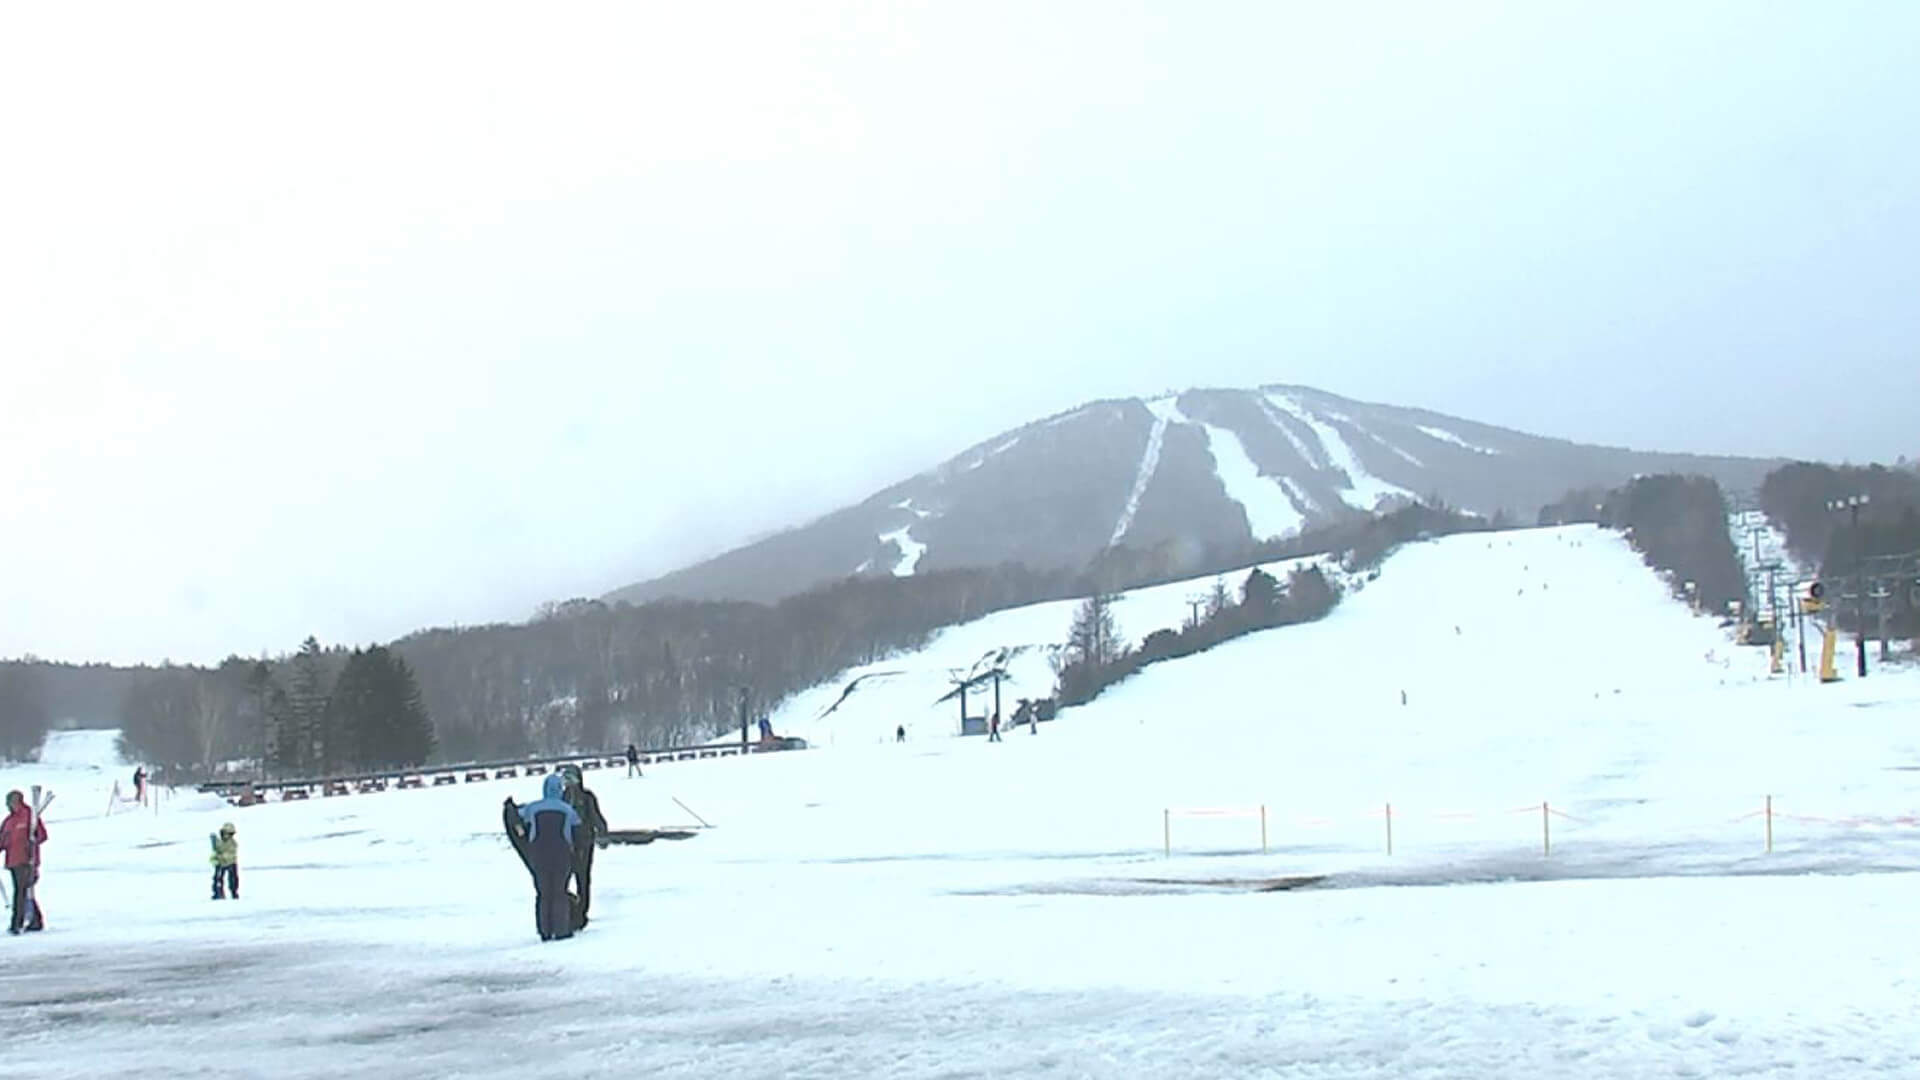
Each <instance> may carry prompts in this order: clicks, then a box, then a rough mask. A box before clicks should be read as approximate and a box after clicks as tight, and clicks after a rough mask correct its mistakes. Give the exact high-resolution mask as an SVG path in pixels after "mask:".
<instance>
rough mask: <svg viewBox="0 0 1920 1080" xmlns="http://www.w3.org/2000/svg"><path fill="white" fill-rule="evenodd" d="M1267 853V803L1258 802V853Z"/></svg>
mask: <svg viewBox="0 0 1920 1080" xmlns="http://www.w3.org/2000/svg"><path fill="white" fill-rule="evenodd" d="M1266 853H1267V804H1266V803H1261V804H1260V854H1262V855H1265V854H1266Z"/></svg>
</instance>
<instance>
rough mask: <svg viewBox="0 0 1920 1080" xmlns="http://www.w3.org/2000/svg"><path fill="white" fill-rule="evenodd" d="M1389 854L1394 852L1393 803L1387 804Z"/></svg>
mask: <svg viewBox="0 0 1920 1080" xmlns="http://www.w3.org/2000/svg"><path fill="white" fill-rule="evenodd" d="M1387 854H1389V855H1391V854H1393V804H1392V803H1388V804H1387Z"/></svg>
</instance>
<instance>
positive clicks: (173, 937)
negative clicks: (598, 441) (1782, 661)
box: [0, 527, 1920, 1080]
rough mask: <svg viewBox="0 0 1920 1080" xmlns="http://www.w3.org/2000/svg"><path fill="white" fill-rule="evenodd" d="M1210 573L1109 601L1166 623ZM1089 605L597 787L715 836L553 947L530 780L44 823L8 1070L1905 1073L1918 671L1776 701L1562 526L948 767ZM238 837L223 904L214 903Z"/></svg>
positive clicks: (1455, 558)
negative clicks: (224, 852) (990, 674)
mask: <svg viewBox="0 0 1920 1080" xmlns="http://www.w3.org/2000/svg"><path fill="white" fill-rule="evenodd" d="M1209 584H1210V582H1209V581H1206V580H1200V581H1194V582H1187V583H1182V584H1181V585H1178V586H1167V587H1164V588H1163V589H1160V590H1152V591H1146V592H1141V593H1136V594H1130V595H1129V596H1128V597H1127V598H1126V599H1125V600H1123V601H1122V602H1121V604H1120V605H1119V606H1118V607H1117V608H1116V615H1117V617H1118V618H1119V620H1120V622H1121V625H1122V628H1123V630H1125V632H1126V633H1127V634H1128V635H1129V636H1130V637H1138V636H1139V635H1141V634H1143V633H1145V632H1147V631H1148V630H1150V629H1152V628H1154V625H1175V624H1177V623H1178V621H1179V620H1180V618H1182V617H1183V616H1184V615H1185V613H1186V604H1185V600H1186V598H1187V597H1189V596H1192V595H1197V594H1199V593H1201V592H1203V591H1204V590H1205V588H1206V587H1207V586H1208V585H1209ZM1234 584H1235V586H1236V587H1237V582H1234ZM1070 614H1071V605H1070V604H1063V605H1038V606H1036V607H1034V608H1028V609H1023V610H1021V611H1016V612H1003V613H1000V614H998V615H995V616H992V617H990V618H989V619H984V620H981V621H979V622H977V623H974V624H970V625H969V626H963V627H955V628H952V629H950V630H948V631H947V632H945V633H944V634H942V635H940V636H939V637H938V638H936V639H935V640H934V641H933V642H932V643H930V645H929V647H928V648H927V649H926V650H924V651H923V652H921V653H919V654H916V655H913V656H908V657H901V658H897V659H896V660H895V661H893V662H892V663H893V665H894V667H896V668H898V669H899V670H900V671H901V672H902V674H899V675H896V676H892V677H889V678H875V679H872V680H869V682H871V685H868V684H867V683H862V685H861V687H860V688H858V689H856V690H855V691H854V692H853V693H851V694H848V695H846V696H845V699H844V700H843V701H841V702H840V704H839V706H838V707H837V708H835V709H833V710H832V711H831V712H828V711H826V707H827V705H828V704H829V703H830V701H829V697H830V696H834V695H838V694H840V693H841V692H842V691H843V690H844V685H845V682H846V680H836V682H835V683H834V684H832V685H830V686H826V687H821V688H817V689H816V691H814V692H812V693H810V694H809V695H806V696H803V698H801V699H796V700H795V701H793V702H791V703H789V705H788V706H787V708H786V709H784V710H783V711H782V712H781V713H780V714H779V715H778V716H776V717H775V718H774V724H775V727H776V729H777V730H780V731H781V732H782V733H783V734H785V733H799V734H805V735H807V736H808V737H809V738H810V739H812V740H814V744H815V748H814V749H809V750H805V751H797V752H790V753H779V754H767V755H755V756H753V757H750V758H727V759H708V760H698V761H688V762H676V763H672V764H661V765H656V766H652V767H650V768H649V769H648V771H647V775H645V776H644V777H642V778H638V779H627V778H625V777H623V776H622V775H620V772H619V771H618V770H596V771H594V772H591V773H589V774H588V775H589V778H590V783H591V784H592V785H593V786H594V787H595V789H596V790H597V791H598V793H599V795H600V799H601V802H602V805H603V807H604V808H605V810H606V813H607V815H608V817H609V818H610V819H612V821H613V822H614V824H615V825H616V826H618V827H634V826H642V825H702V824H707V825H711V827H710V828H697V829H694V830H692V831H693V832H694V833H695V835H694V836H693V837H692V838H690V839H686V840H680V841H660V842H656V843H654V844H651V845H648V846H644V847H612V848H609V849H607V850H604V851H602V852H600V854H599V857H598V861H597V865H596V872H595V878H594V900H593V922H592V925H591V926H589V927H588V928H587V929H586V930H585V931H584V932H583V933H582V934H581V935H580V936H579V937H577V938H576V939H574V940H571V941H566V942H557V943H553V944H542V943H540V942H538V941H537V940H536V938H535V935H534V932H533V927H532V925H531V922H532V920H531V914H532V911H531V909H532V893H531V889H530V887H529V882H528V877H527V874H526V872H525V870H524V869H523V868H522V867H521V866H520V864H519V863H518V862H517V860H516V859H515V858H514V856H513V855H512V853H511V852H510V851H509V850H508V848H507V846H506V844H505V842H504V840H503V839H502V837H501V835H500V828H499V812H500V801H501V799H502V798H504V797H507V796H513V797H515V798H518V799H522V800H525V799H530V798H532V797H534V796H535V794H536V793H537V788H538V783H537V781H535V780H531V779H519V780H513V781H498V782H487V783H476V784H459V785H455V786H452V787H445V788H428V789H424V790H416V791H391V792H387V793H383V794H375V795H353V796H347V797H343V798H335V799H316V800H312V801H310V802H306V803H287V804H278V803H275V804H268V805H265V806H259V807H252V808H248V809H244V810H242V809H237V808H231V807H226V806H224V805H220V804H218V803H217V802H216V803H215V804H214V805H211V806H209V805H206V804H204V803H202V802H199V801H196V800H195V799H193V798H190V797H188V796H186V795H184V794H177V795H176V796H175V797H174V799H173V800H171V801H163V802H162V803H161V804H160V806H159V808H158V809H157V810H154V809H148V810H146V811H144V812H142V813H116V814H113V815H111V816H104V815H100V814H98V813H96V814H94V815H91V816H73V817H68V818H65V819H62V818H59V817H57V816H56V817H55V818H54V819H53V820H52V822H51V831H52V836H51V838H50V841H49V844H48V847H47V852H46V857H47V864H46V875H45V880H44V882H43V885H42V890H41V891H42V894H43V897H44V899H45V903H46V907H47V912H48V919H49V925H50V929H49V931H48V932H46V933H45V934H40V935H27V936H25V937H21V938H18V939H12V940H9V941H8V943H7V946H6V947H7V948H9V949H10V950H11V954H10V956H9V959H10V960H11V961H12V962H11V963H7V964H4V965H0V1010H4V1011H5V1012H6V1014H7V1015H8V1016H9V1018H10V1021H11V1034H10V1037H9V1041H8V1046H7V1053H6V1056H5V1058H4V1059H0V1074H4V1075H23V1076H25V1075H33V1076H45V1075H83V1074H84V1075H89V1076H109V1075H128V1076H131V1075H135V1074H138V1075H142V1076H146V1075H151V1074H153V1073H154V1072H163V1073H173V1072H193V1073H194V1074H196V1075H213V1076H242V1075H258V1074H261V1073H263V1072H264V1073H271V1074H272V1075H275V1076H280V1077H305V1076H331V1075H356V1074H364V1073H367V1072H373V1071H378V1072H380V1073H381V1074H383V1075H401V1076H483V1075H497V1073H498V1071H499V1070H500V1069H501V1068H503V1067H508V1066H505V1065H503V1063H508V1062H511V1063H513V1064H512V1065H511V1067H514V1068H519V1067H526V1066H527V1065H528V1063H529V1062H532V1061H535V1060H538V1062H539V1067H540V1068H542V1069H546V1070H553V1071H557V1072H560V1073H564V1074H565V1075H569V1076H626V1075H631V1074H634V1073H646V1074H649V1075H665V1076H706V1075H727V1076H767V1077H774V1076H780V1077H792V1076H869V1075H887V1076H916V1077H917V1076H929V1077H930V1076H952V1075H984V1074H991V1075H995V1076H1057V1075H1075V1076H1078V1075H1090V1076H1155V1077H1172V1078H1184V1077H1217V1076H1240V1075H1256V1076H1258V1075H1272V1076H1289V1077H1355V1076H1382V1077H1385V1076H1449V1077H1451V1076H1471V1077H1476V1078H1478V1077H1513V1078H1520V1077H1525V1078H1528V1080H1539V1078H1575V1077H1578V1078H1582V1080H1586V1078H1592V1077H1644V1076H1649V1075H1693V1076H1712V1075H1743V1076H1763V1077H1772V1076H1778V1077H1786V1076H1856V1075H1887V1076H1897V1075H1911V1074H1912V1071H1913V1070H1914V1069H1915V1068H1920V1033H1917V1032H1920V1029H1916V1028H1915V1027H1914V1025H1913V1024H1912V1018H1913V1006H1912V993H1913V984H1912V977H1911V964H1909V963H1908V962H1906V960H1905V959H1904V951H1903V950H1902V949H1901V948H1900V947H1899V946H1898V944H1897V943H1899V942H1902V941H1904V940H1906V938H1907V937H1908V936H1910V931H1911V922H1912V916H1911V912H1912V911H1913V910H1915V908H1916V905H1920V874H1916V873H1915V872H1914V871H1915V870H1916V869H1920V848H1916V846H1915V840H1916V833H1915V826H1916V823H1920V813H1916V804H1920V735H1916V734H1915V733H1914V728H1913V725H1912V723H1911V720H1912V718H1913V716H1915V715H1916V714H1920V677H1916V676H1914V675H1912V674H1892V675H1879V674H1876V675H1875V676H1874V677H1871V678H1868V679H1865V680H1847V681H1844V682H1842V683H1839V684H1837V685H1830V686H1820V685H1815V684H1812V683H1810V682H1809V681H1807V680H1803V679H1789V678H1786V677H1769V676H1768V675H1767V674H1766V666H1765V657H1764V655H1763V653H1762V652H1761V650H1755V649H1736V648H1734V647H1733V646H1731V645H1729V644H1728V641H1727V638H1726V635H1725V632H1724V631H1722V630H1721V629H1720V628H1719V627H1718V626H1717V625H1716V624H1715V623H1714V622H1713V621H1711V620H1707V619H1703V618H1699V617H1696V616H1693V615H1692V614H1690V613H1689V612H1688V611H1687V610H1686V609H1685V608H1684V607H1683V606H1682V605H1680V604H1678V603H1676V602H1674V601H1673V600H1672V599H1670V598H1669V596H1668V595H1667V592H1666V590H1665V589H1664V588H1663V587H1662V585H1661V583H1660V582H1659V580H1658V579H1657V577H1656V576H1655V575H1654V574H1653V573H1652V572H1651V571H1649V570H1648V569H1647V568H1645V567H1644V566H1643V565H1641V563H1640V562H1639V560H1638V558H1637V557H1636V556H1635V555H1634V553H1633V552H1632V551H1631V550H1630V549H1629V548H1628V547H1627V546H1626V545H1625V544H1624V543H1623V542H1622V541H1621V540H1620V539H1619V538H1618V537H1617V536H1615V535H1612V534H1609V533H1606V532H1603V531H1601V530H1598V529H1594V528H1590V527H1571V528H1563V529H1542V530H1527V531H1520V532H1511V533H1498V534H1475V535H1468V536H1460V537H1453V538H1449V539H1444V540H1439V541H1433V542H1429V543H1422V544H1417V545H1413V546H1410V547H1408V548H1405V549H1403V550H1402V551H1400V552H1398V553H1397V554H1395V555H1394V556H1392V557H1391V558H1390V559H1389V560H1388V561H1387V563H1386V564H1385V567H1384V569H1383V572H1382V574H1381V576H1380V577H1379V579H1378V580H1376V581H1373V582H1372V583H1370V584H1369V585H1368V586H1367V587H1366V588H1365V589H1364V590H1361V591H1359V592H1357V593H1354V594H1352V595H1350V596H1348V597H1347V598H1346V599H1345V600H1344V601H1343V603H1342V604H1341V605H1340V607H1339V608H1337V609H1336V610H1335V612H1334V613H1333V614H1332V615H1331V616H1329V617H1328V618H1327V619H1325V620H1323V621H1321V622H1318V623H1313V624H1308V625H1304V626H1296V627H1288V628H1284V629H1278V630H1273V631H1267V632H1263V633H1260V634H1255V635H1251V636H1248V637H1245V638H1241V639H1238V640H1235V641H1232V642H1229V643H1226V644H1224V645H1222V646H1220V647H1218V648H1216V649H1214V650H1211V651H1209V652H1207V653H1204V654H1201V655H1199V656H1195V657H1192V658H1188V659H1185V660H1180V661H1174V662H1168V663H1163V664H1158V665H1154V666H1152V667H1149V668H1147V669H1146V670H1145V671H1143V672H1142V673H1140V674H1139V675H1137V676H1135V677H1134V678H1132V679H1129V680H1127V681H1126V682H1123V683H1121V684H1119V685H1117V686H1115V687H1113V688H1111V689H1109V690H1108V691H1107V692H1106V693H1105V694H1103V695H1102V696H1101V697H1100V698H1099V699H1097V700H1096V701H1094V702H1093V703H1091V704H1089V705H1087V706H1085V707H1081V708H1075V709H1069V710H1064V711H1063V712H1062V713H1061V714H1060V716H1059V718H1058V719H1056V720H1054V721H1052V722H1050V723H1047V724H1043V725H1041V727H1040V730H1039V731H1038V732H1037V733H1029V732H1028V731H1026V730H1014V731H1009V732H1008V733H1007V735H1006V738H1005V741H1004V742H1001V743H989V742H987V741H986V740H984V739H982V738H978V737H958V736H955V735H954V734H953V732H954V730H955V729H956V728H957V723H958V709H957V705H955V704H954V703H946V704H943V705H936V704H934V703H933V702H932V698H934V697H937V696H938V695H939V694H940V693H943V692H944V691H945V684H944V682H945V681H944V673H945V672H946V670H947V669H948V668H964V667H966V666H967V665H969V664H971V663H972V662H973V661H975V660H976V659H978V657H979V655H980V654H981V653H982V652H984V651H986V650H988V649H994V648H1000V647H1003V646H1009V645H1018V644H1027V643H1050V642H1055V641H1058V640H1062V639H1063V638H1064V627H1065V622H1066V620H1067V619H1069V618H1070ZM1150 624H1154V625H1150ZM1028 659H1029V657H1028V656H1027V655H1026V654H1023V655H1022V657H1021V661H1022V662H1025V661H1026V660H1028ZM885 666H886V665H876V667H885ZM1017 673H1018V675H1019V679H1020V683H1021V690H1020V691H1019V692H1018V693H1016V695H1015V696H1018V694H1019V693H1025V692H1027V689H1028V688H1029V687H1032V688H1040V687H1042V686H1043V685H1044V684H1045V683H1046V681H1047V679H1046V677H1045V676H1044V675H1043V674H1042V673H1041V672H1039V671H1037V670H1034V669H1032V668H1031V667H1028V668H1021V669H1018V670H1017ZM871 674H876V675H877V674H878V673H877V672H874V673H871ZM1003 689H1004V688H1003ZM1403 694H1404V698H1403V696H1402V695H1403ZM901 723H904V724H906V725H907V726H908V729H909V738H908V740H907V742H906V743H904V744H897V743H894V742H893V741H892V740H891V732H892V731H893V729H894V727H895V725H896V724H901ZM64 768H68V766H54V765H48V766H44V767H41V771H42V772H44V774H45V775H47V776H49V777H56V778H57V779H56V780H55V782H54V785H53V786H54V787H55V788H56V790H61V796H62V804H63V805H65V804H66V795H67V792H66V791H65V790H62V789H61V785H66V784H73V785H80V784H82V783H83V782H84V781H83V780H82V779H81V778H80V776H79V774H78V773H73V772H67V773H62V772H58V771H57V770H58V769H64ZM34 771H35V770H34V769H32V768H29V769H27V770H26V772H27V773H32V772H34ZM27 778H28V777H27V776H26V775H24V774H23V773H22V772H21V771H20V770H10V772H9V775H8V777H7V780H8V782H9V783H14V784H18V783H20V782H21V781H22V780H25V779H27ZM102 779H105V774H102ZM95 794H98V792H97V791H96V792H95ZM1768 796H1772V799H1773V808H1774V812H1775V817H1774V819H1773V821H1772V825H1773V845H1774V850H1773V851H1772V852H1771V853H1768V852H1767V851H1766V850H1765V843H1766V824H1767V822H1766V819H1765V817H1764V808H1765V806H1766V803H1765V800H1766V799H1767V797H1768ZM79 801H81V802H84V801H85V800H84V798H83V799H81V800H79ZM1543 802H1545V803H1548V804H1549V806H1548V809H1547V810H1545V811H1544V812H1543V811H1542V809H1541V804H1542V803H1543ZM1388 804H1391V822H1392V834H1393V850H1392V853H1391V854H1389V853H1388V851H1387V828H1388V820H1389V810H1388ZM1262 807H1264V808H1265V812H1266V825H1267V837H1266V841H1267V851H1266V852H1265V853H1263V852H1262V850H1261V837H1260V834H1259V828H1260V817H1259V813H1260V810H1261V808H1262ZM1197 812H1205V813H1197ZM1543 817H1544V824H1545V825H1546V826H1547V829H1548V833H1547V835H1546V836H1543V833H1542V826H1543ZM223 820H232V821H234V822H235V823H236V824H237V825H238V827H239V835H240V840H241V852H242V864H241V880H242V892H243V899H242V900H240V901H238V902H218V903H216V902H213V901H211V900H209V899H208V898H207V888H208V880H207V878H208V869H207V862H206V854H205V852H206V844H207V840H206V836H207V834H208V833H209V832H211V831H212V830H214V829H215V828H217V827H218V824H219V823H220V822H221V821H223ZM1169 847H1170V848H1171V853H1170V854H1169V853H1168V851H1167V848H1169ZM1302 879H1305V880H1308V881H1310V882H1311V884H1309V885H1308V886H1307V887H1305V888H1298V889H1293V890H1290V891H1279V892H1267V891H1261V890H1262V889H1263V888H1269V887H1278V886H1279V885H1282V884H1286V883H1290V882H1298V881H1300V880H1302ZM1387 885H1391V886H1395V887H1392V888H1386V887H1381V886H1387ZM1890 943H1893V944H1890ZM211 1048H217V1052H216V1051H214V1050H213V1049H211Z"/></svg>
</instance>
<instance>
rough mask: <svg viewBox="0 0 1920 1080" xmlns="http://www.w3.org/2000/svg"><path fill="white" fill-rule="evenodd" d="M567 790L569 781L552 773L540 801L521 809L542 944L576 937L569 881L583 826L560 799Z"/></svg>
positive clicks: (535, 919)
mask: <svg viewBox="0 0 1920 1080" xmlns="http://www.w3.org/2000/svg"><path fill="white" fill-rule="evenodd" d="M566 790H567V782H566V780H565V779H564V778H563V777H561V775H560V774H559V773H551V774H549V775H548V776H547V779H546V782H545V783H544V784H542V785H541V791H542V792H543V797H542V798H541V799H540V801H539V802H531V803H528V804H527V805H525V806H522V807H520V821H521V822H522V823H523V824H524V825H526V827H527V846H528V854H529V856H530V859H529V861H530V862H531V863H532V864H533V865H532V869H533V890H534V900H533V914H534V922H535V925H536V927H537V928H538V929H539V931H540V940H541V941H554V940H556V939H560V938H569V937H572V936H573V904H572V903H571V902H570V901H569V900H568V897H567V877H568V875H569V874H571V873H572V871H573V831H574V829H575V828H576V827H577V826H578V825H579V824H580V815H579V814H578V813H576V812H575V811H574V809H573V807H571V806H569V805H567V802H566V800H565V799H563V798H561V796H562V795H564V794H565V793H566Z"/></svg>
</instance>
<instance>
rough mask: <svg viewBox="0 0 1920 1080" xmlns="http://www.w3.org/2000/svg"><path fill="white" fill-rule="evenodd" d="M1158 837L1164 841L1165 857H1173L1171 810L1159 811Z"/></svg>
mask: <svg viewBox="0 0 1920 1080" xmlns="http://www.w3.org/2000/svg"><path fill="white" fill-rule="evenodd" d="M1160 838H1161V840H1163V841H1164V842H1165V843H1166V847H1167V858H1169V859H1171V858H1173V811H1171V810H1162V811H1160Z"/></svg>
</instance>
